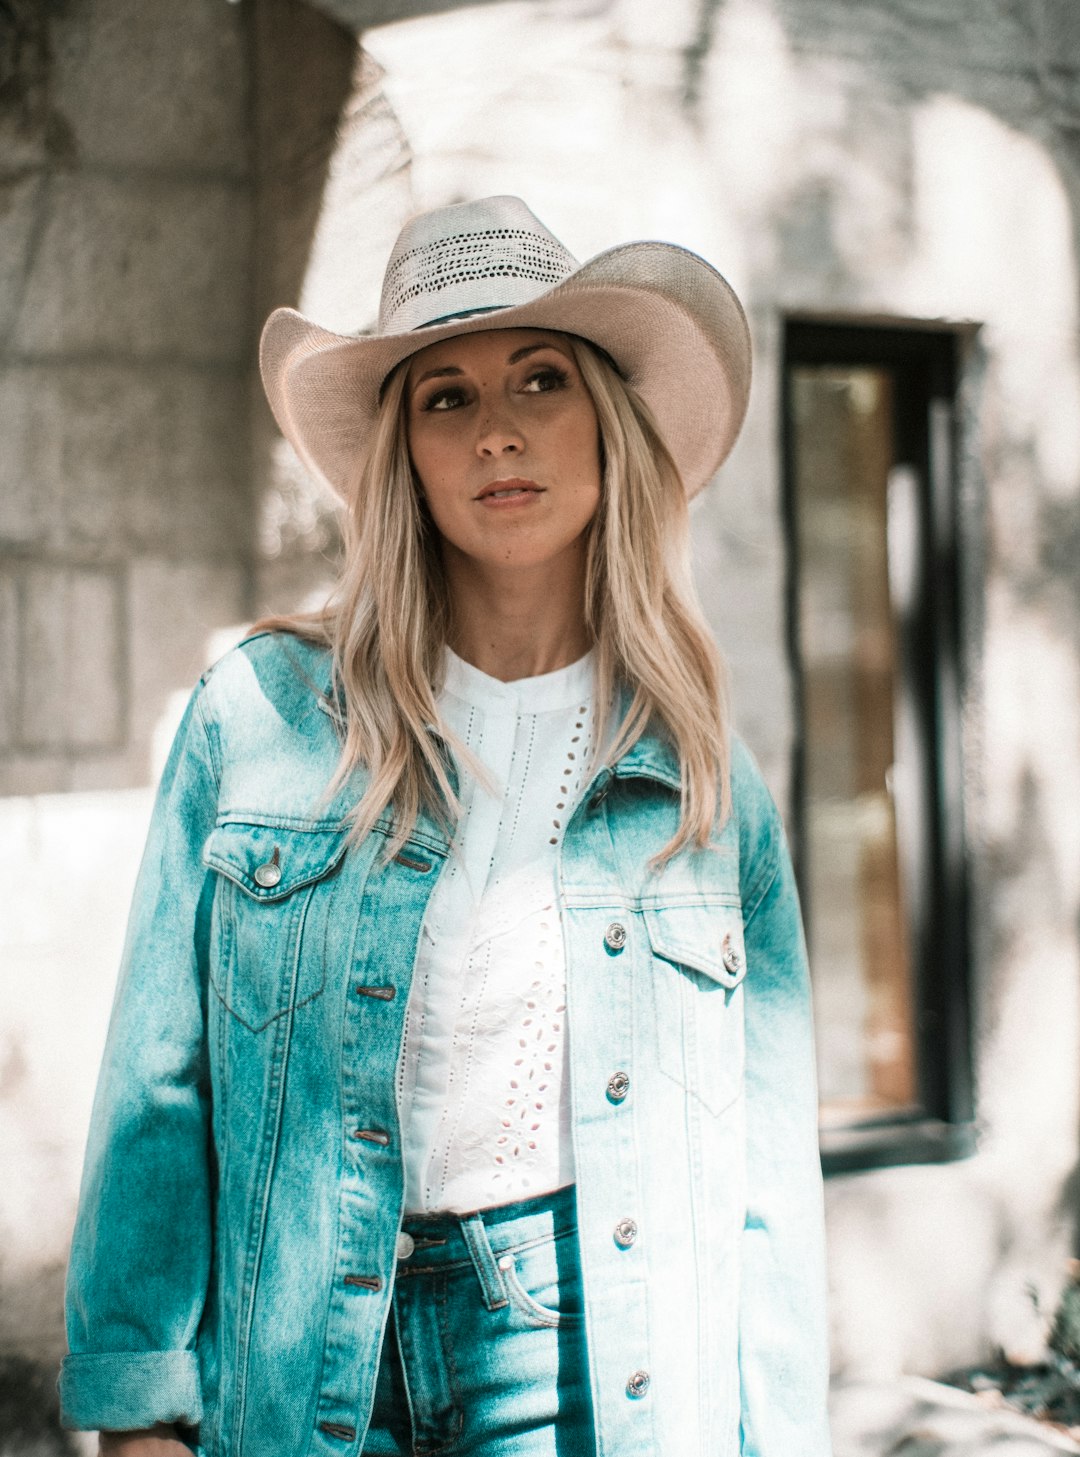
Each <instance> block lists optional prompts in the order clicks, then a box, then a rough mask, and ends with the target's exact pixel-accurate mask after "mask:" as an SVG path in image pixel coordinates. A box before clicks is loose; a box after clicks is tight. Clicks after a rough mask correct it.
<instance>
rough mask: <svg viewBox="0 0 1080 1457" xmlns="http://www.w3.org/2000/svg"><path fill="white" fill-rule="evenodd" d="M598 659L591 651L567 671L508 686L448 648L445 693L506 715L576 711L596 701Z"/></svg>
mask: <svg viewBox="0 0 1080 1457" xmlns="http://www.w3.org/2000/svg"><path fill="white" fill-rule="evenodd" d="M595 659H596V654H595V652H594V651H593V649H591V648H590V649H589V651H588V652H587V653H586V654H585V656H584V657H583V658H578V660H577V662H576V663H568V664H567V666H566V667H565V668H555V669H554V670H553V671H552V672H550V673H538V674H536V676H535V677H532V678H515V679H514V680H512V681H511V682H509V683H504V682H503V681H502V679H501V678H493V677H492V676H491V674H490V673H485V672H483V671H482V670H481V669H480V668H477V667H474V666H473V664H472V663H468V662H466V661H465V659H464V658H461V657H458V655H457V653H455V652H454V650H453V649H452V648H449V647H448V648H447V649H446V672H445V678H444V681H443V691H444V692H446V693H452V694H453V695H454V697H455V698H457V699H459V700H460V701H461V702H463V703H467V704H469V705H470V707H473V708H485V709H488V710H494V711H496V712H499V711H501V712H503V713H515V714H517V713H544V712H547V711H549V710H554V711H558V710H560V709H567V708H574V707H576V706H577V705H578V704H581V703H584V702H586V701H587V700H588V699H589V698H591V697H592V692H593V669H594V665H595Z"/></svg>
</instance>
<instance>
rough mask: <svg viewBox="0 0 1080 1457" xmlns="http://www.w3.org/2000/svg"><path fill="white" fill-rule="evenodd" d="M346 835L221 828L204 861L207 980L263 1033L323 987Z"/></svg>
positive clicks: (246, 826) (265, 827) (263, 827)
mask: <svg viewBox="0 0 1080 1457" xmlns="http://www.w3.org/2000/svg"><path fill="white" fill-rule="evenodd" d="M344 854H345V834H344V832H343V831H336V830H297V829H294V828H292V827H291V826H290V827H285V826H281V825H254V824H240V823H231V824H225V825H219V826H218V827H217V829H215V830H214V831H213V833H212V834H211V836H210V838H209V839H208V840H207V842H206V847H205V849H204V851H203V860H204V861H205V863H206V864H207V865H208V866H210V868H211V869H212V870H214V871H216V872H217V877H218V884H217V888H216V891H215V895H214V932H213V941H212V945H211V956H210V979H211V981H212V982H213V984H214V989H215V990H216V992H217V994H218V996H219V997H220V998H221V1000H222V1002H223V1003H224V1004H225V1006H226V1007H228V1009H229V1011H230V1012H232V1014H233V1015H234V1016H235V1017H236V1018H237V1019H238V1021H240V1022H242V1023H243V1024H244V1026H245V1027H248V1028H250V1029H251V1031H252V1032H261V1031H263V1030H264V1029H265V1028H266V1027H268V1026H269V1025H270V1023H271V1022H273V1021H274V1019H275V1018H276V1017H280V1016H282V1014H283V1013H285V1012H287V1011H289V1009H290V1007H300V1006H303V1005H304V1003H305V1002H310V1001H311V1000H312V999H313V998H315V997H317V996H318V995H319V993H320V992H321V991H322V989H323V986H324V985H325V982H326V936H327V928H328V925H329V912H330V904H331V901H332V899H333V892H334V888H335V875H334V872H335V871H336V870H337V868H338V866H339V865H340V864H341V861H342V858H343V857H344Z"/></svg>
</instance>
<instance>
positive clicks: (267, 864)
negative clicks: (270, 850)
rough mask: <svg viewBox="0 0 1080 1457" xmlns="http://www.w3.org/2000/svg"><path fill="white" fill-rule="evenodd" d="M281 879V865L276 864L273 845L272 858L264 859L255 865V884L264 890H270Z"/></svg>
mask: <svg viewBox="0 0 1080 1457" xmlns="http://www.w3.org/2000/svg"><path fill="white" fill-rule="evenodd" d="M280 879H281V866H280V865H279V864H278V852H277V848H276V846H275V848H274V858H273V859H272V860H264V861H263V863H262V864H261V865H256V867H255V884H256V885H261V886H262V887H263V889H264V890H270V889H271V888H272V887H273V886H275V885H277V883H278V881H279V880H280Z"/></svg>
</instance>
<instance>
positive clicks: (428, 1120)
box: [397, 650, 594, 1213]
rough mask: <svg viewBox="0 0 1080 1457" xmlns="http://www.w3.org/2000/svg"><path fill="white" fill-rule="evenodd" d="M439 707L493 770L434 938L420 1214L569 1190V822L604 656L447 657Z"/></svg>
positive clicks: (414, 1089)
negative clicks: (547, 665)
mask: <svg viewBox="0 0 1080 1457" xmlns="http://www.w3.org/2000/svg"><path fill="white" fill-rule="evenodd" d="M439 709H440V711H441V713H442V715H443V717H444V719H445V720H446V722H447V724H448V725H449V727H450V728H451V729H453V731H454V732H455V733H456V734H457V735H458V737H459V738H460V739H461V741H462V742H463V743H464V744H465V745H466V746H467V747H468V748H469V749H470V750H471V752H472V753H473V754H474V755H475V756H476V758H477V759H478V760H479V761H480V762H481V764H483V765H484V767H485V768H486V769H487V770H488V772H489V774H490V776H491V779H492V782H493V785H494V786H495V788H496V789H497V791H498V792H497V794H493V793H491V792H489V791H488V790H487V789H485V788H484V787H483V786H482V785H480V784H478V783H477V781H476V779H475V777H474V776H473V775H471V774H469V773H468V772H467V770H466V769H465V766H464V765H462V766H461V773H462V782H461V785H460V797H461V800H462V806H463V814H462V819H461V822H460V824H459V826H458V834H457V852H456V853H452V854H451V857H450V859H449V861H448V862H447V864H446V866H445V868H444V869H443V872H442V874H441V876H440V878H439V882H438V884H437V885H436V887H435V889H434V891H433V892H432V896H431V900H430V902H429V903H428V910H427V915H426V917H425V919H424V925H423V928H422V931H421V936H420V945H419V948H418V951H417V957H416V968H415V973H414V976H413V984H412V992H411V994H410V997H409V1005H408V1008H407V1011H406V1021H405V1042H404V1050H403V1053H402V1058H401V1063H400V1065H399V1069H398V1089H397V1096H398V1108H399V1110H400V1114H401V1126H402V1136H403V1139H404V1151H405V1208H406V1210H407V1211H408V1212H409V1213H421V1212H430V1211H435V1210H453V1211H455V1212H457V1213H466V1212H468V1211H470V1210H473V1209H482V1208H485V1207H487V1206H489V1205H492V1204H506V1203H509V1202H511V1201H513V1200H516V1199H529V1198H532V1197H534V1196H535V1195H538V1194H545V1193H549V1192H551V1191H552V1190H554V1189H558V1188H561V1187H562V1186H563V1185H565V1184H570V1183H572V1182H573V1180H574V1158H573V1149H572V1147H571V1142H570V1106H569V1097H570V1089H569V1076H568V1070H567V1062H566V1049H567V1041H566V964H565V956H564V950H563V940H562V927H561V924H560V919H559V906H558V897H557V892H556V879H555V875H556V854H557V850H558V846H559V841H560V840H561V838H562V831H563V827H564V826H565V824H566V822H567V819H568V817H569V815H570V813H571V812H572V810H573V808H574V803H575V800H576V799H577V796H578V794H579V793H580V791H581V789H582V787H583V785H584V776H585V773H586V771H587V769H588V766H589V762H590V759H591V757H592V752H593V741H594V740H593V720H594V712H593V655H592V654H591V653H590V654H588V655H587V656H586V657H584V658H582V659H581V660H580V661H579V662H577V663H572V664H571V665H570V666H569V667H567V668H560V669H558V670H557V671H556V672H554V673H544V674H541V675H540V676H539V677H536V678H522V679H519V680H518V681H517V682H515V683H503V682H500V681H499V679H497V678H491V677H489V676H488V675H487V674H486V673H482V672H481V671H480V670H479V669H478V668H474V667H472V665H471V664H469V663H466V662H464V661H463V660H462V659H461V658H459V657H457V655H456V654H454V653H452V652H450V651H449V650H448V651H447V671H446V679H445V686H444V688H443V691H442V694H441V696H440V698H439Z"/></svg>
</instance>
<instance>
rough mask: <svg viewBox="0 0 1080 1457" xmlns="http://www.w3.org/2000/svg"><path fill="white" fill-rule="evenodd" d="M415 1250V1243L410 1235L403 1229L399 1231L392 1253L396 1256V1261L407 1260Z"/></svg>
mask: <svg viewBox="0 0 1080 1457" xmlns="http://www.w3.org/2000/svg"><path fill="white" fill-rule="evenodd" d="M415 1249H416V1241H415V1240H414V1239H413V1237H412V1235H411V1234H409V1233H408V1232H407V1231H406V1230H404V1229H403V1230H401V1231H400V1232H399V1233H398V1237H397V1241H396V1243H395V1245H394V1253H395V1254H396V1255H397V1257H398V1259H399V1260H407V1259H408V1258H409V1256H410V1255H411V1254H412V1252H413V1250H415Z"/></svg>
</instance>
